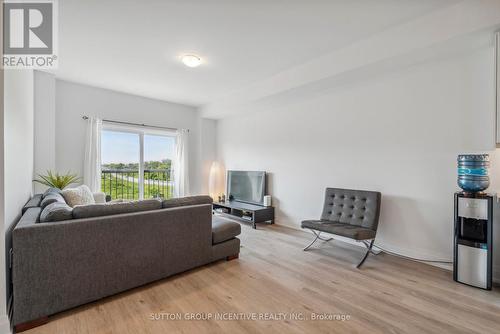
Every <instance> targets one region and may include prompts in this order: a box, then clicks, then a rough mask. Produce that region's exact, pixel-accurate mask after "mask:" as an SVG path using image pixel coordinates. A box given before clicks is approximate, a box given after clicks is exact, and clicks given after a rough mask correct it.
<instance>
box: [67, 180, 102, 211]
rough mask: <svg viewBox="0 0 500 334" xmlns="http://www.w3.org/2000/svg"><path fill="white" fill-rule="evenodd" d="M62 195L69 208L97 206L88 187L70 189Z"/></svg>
mask: <svg viewBox="0 0 500 334" xmlns="http://www.w3.org/2000/svg"><path fill="white" fill-rule="evenodd" d="M62 195H63V197H64V199H65V200H66V203H68V205H69V206H71V207H74V206H75V205H88V204H95V200H94V195H93V194H92V192H91V191H90V189H89V187H87V186H86V185H84V184H83V185H81V186H78V187H76V188H68V189H64V190H63V191H62Z"/></svg>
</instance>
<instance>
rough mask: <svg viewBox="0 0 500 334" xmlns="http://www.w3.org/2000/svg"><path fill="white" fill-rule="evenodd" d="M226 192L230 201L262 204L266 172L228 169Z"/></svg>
mask: <svg viewBox="0 0 500 334" xmlns="http://www.w3.org/2000/svg"><path fill="white" fill-rule="evenodd" d="M227 194H228V196H229V197H228V198H229V200H230V201H238V202H244V203H251V204H258V205H262V204H263V203H264V195H265V194H266V172H252V171H240V170H229V171H228V172H227Z"/></svg>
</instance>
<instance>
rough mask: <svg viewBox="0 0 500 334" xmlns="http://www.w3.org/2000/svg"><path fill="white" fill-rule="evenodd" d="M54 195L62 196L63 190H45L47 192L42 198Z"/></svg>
mask: <svg viewBox="0 0 500 334" xmlns="http://www.w3.org/2000/svg"><path fill="white" fill-rule="evenodd" d="M52 193H56V194H59V195H62V191H61V189H59V188H54V187H52V188H49V189H47V190H45V192H44V193H43V196H42V197H45V196H47V195H48V194H52Z"/></svg>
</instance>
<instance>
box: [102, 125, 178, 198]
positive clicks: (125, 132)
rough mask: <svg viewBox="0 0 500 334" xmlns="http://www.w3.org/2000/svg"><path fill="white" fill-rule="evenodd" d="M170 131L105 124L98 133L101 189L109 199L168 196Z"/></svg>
mask: <svg viewBox="0 0 500 334" xmlns="http://www.w3.org/2000/svg"><path fill="white" fill-rule="evenodd" d="M174 153H175V137H174V135H173V134H171V133H167V132H159V131H156V130H148V129H143V128H135V127H117V126H105V127H104V129H103V131H102V136H101V161H102V167H101V190H102V191H103V192H104V193H106V195H110V196H111V198H112V199H113V200H115V199H123V200H133V199H144V198H171V197H173V194H174V184H173V172H172V160H173V157H174Z"/></svg>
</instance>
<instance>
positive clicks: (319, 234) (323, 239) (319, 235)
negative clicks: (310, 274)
mask: <svg viewBox="0 0 500 334" xmlns="http://www.w3.org/2000/svg"><path fill="white" fill-rule="evenodd" d="M311 232H312V233H313V234H314V236H315V238H314V240H313V241H312V242H311V243H310V244H309V245H307V247H306V248H304V251H306V250H308V249H309V247H311V246H312V245H313V244H314V243H315V242H316V240H318V239H319V240H322V241H330V240H333V238H328V239H325V238H322V237H321V232H316V231H315V230H311Z"/></svg>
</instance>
